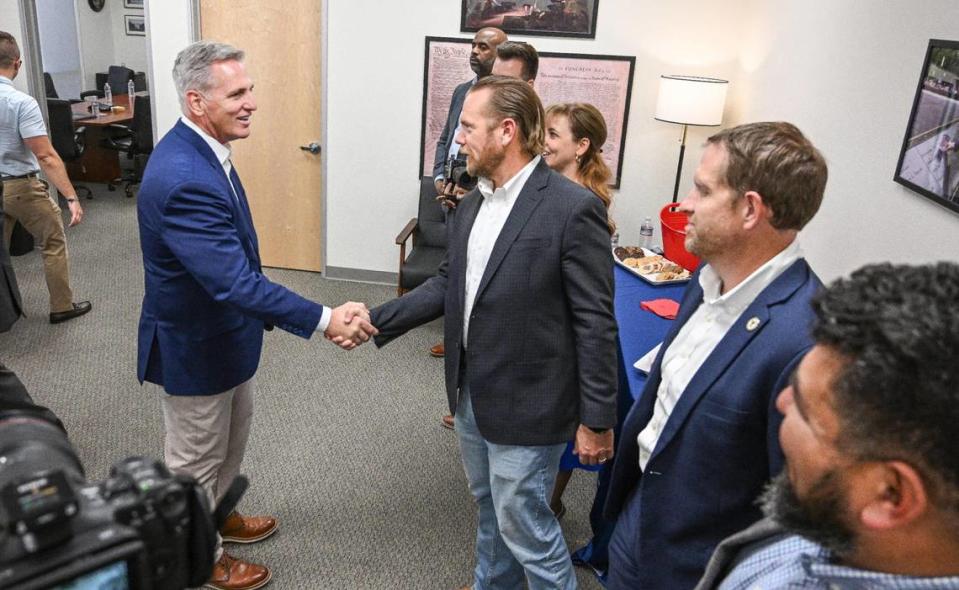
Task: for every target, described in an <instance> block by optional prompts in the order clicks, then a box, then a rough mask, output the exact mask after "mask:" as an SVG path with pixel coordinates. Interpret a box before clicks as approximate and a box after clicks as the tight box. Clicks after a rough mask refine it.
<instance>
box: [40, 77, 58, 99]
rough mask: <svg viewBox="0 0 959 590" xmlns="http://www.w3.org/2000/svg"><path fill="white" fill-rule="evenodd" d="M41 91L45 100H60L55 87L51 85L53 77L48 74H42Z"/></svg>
mask: <svg viewBox="0 0 959 590" xmlns="http://www.w3.org/2000/svg"><path fill="white" fill-rule="evenodd" d="M43 89H44V91H45V92H46V95H47V98H60V96H59V95H58V94H57V87H56V86H54V85H53V76H51V75H50V73H49V72H43Z"/></svg>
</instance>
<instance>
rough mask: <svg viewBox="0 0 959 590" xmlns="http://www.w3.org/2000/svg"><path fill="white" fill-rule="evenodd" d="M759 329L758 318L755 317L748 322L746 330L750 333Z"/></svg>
mask: <svg viewBox="0 0 959 590" xmlns="http://www.w3.org/2000/svg"><path fill="white" fill-rule="evenodd" d="M758 327H759V318H757V317H755V316H754V317H751V318H749V321H747V322H746V330H748V331H750V332H752V331H753V330H755V329H756V328H758Z"/></svg>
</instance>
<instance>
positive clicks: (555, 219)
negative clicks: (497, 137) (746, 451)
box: [370, 160, 616, 445]
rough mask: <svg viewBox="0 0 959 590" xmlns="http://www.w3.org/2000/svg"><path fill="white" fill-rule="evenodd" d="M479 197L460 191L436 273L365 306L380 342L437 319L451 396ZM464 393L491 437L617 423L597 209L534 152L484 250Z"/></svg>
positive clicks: (605, 236) (602, 229)
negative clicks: (526, 176) (487, 254)
mask: <svg viewBox="0 0 959 590" xmlns="http://www.w3.org/2000/svg"><path fill="white" fill-rule="evenodd" d="M482 200H483V197H482V195H481V194H480V192H479V190H478V189H474V190H473V191H471V192H469V193H467V194H466V196H465V197H463V200H462V201H461V202H460V205H459V206H458V207H457V208H456V210H457V213H456V216H455V217H454V218H453V219H454V222H453V226H452V233H451V234H450V245H449V249H448V250H447V253H446V259H445V260H444V261H443V264H442V265H441V266H440V269H439V271H438V273H437V274H436V276H434V277H431V278H430V279H428V280H427V281H425V282H424V283H423V284H422V285H420V286H419V287H417V288H415V289H413V290H412V291H410V292H409V293H407V294H405V295H403V296H402V297H399V298H397V299H394V300H392V301H389V302H387V303H385V304H383V305H381V306H379V307H377V308H375V309H373V310H371V312H370V313H371V315H372V319H373V325H374V326H376V327H377V328H379V331H380V333H379V335H377V336H376V337H375V338H374V340H375V342H376V344H377V346H383V345H385V344H386V343H388V342H390V341H391V340H393V339H394V338H397V337H399V336H401V335H402V334H404V333H406V332H407V331H408V330H411V329H413V328H415V327H416V326H419V325H421V324H424V323H426V322H429V321H432V320H434V319H436V318H438V317H440V316H443V315H445V318H446V321H445V322H444V328H443V329H444V342H445V343H446V357H445V359H444V361H445V365H446V367H445V368H446V395H447V401H448V402H449V408H450V412H451V413H453V412H455V410H456V403H457V400H458V395H459V386H460V369H461V367H462V365H461V363H460V361H461V358H460V357H461V353H462V351H463V346H462V345H463V314H464V311H465V301H464V300H465V289H466V258H467V246H468V244H469V238H470V233H471V232H472V229H473V222H474V221H475V220H476V216H477V214H478V213H479V208H480V204H481V203H482ZM467 338H468V350H467V351H466V357H467V371H466V374H467V375H466V376H467V379H468V380H469V387H470V400H471V401H472V404H473V412H474V414H475V416H476V425H477V427H478V428H479V430H480V433H482V435H483V438H485V439H486V440H487V441H489V442H492V443H496V444H506V445H548V444H557V443H563V442H567V441H569V440H571V439H572V438H573V435H574V434H575V433H576V428H577V426H578V425H579V424H584V425H586V426H591V427H593V428H612V427H613V426H615V424H616V318H615V317H614V315H613V260H612V256H610V253H609V231H608V229H607V226H606V209H605V208H604V207H603V203H602V201H600V200H599V199H598V198H596V195H594V194H593V193H592V192H590V191H589V190H588V189H585V188H583V187H582V186H580V185H578V184H576V183H574V182H572V181H570V180H569V179H567V178H565V177H564V176H563V175H562V174H559V173H557V172H555V171H553V170H550V168H549V166H547V165H546V162H543V161H542V160H540V162H539V164H538V165H537V166H536V167H535V168H534V169H533V171H532V173H531V174H530V176H529V179H527V181H526V184H525V185H524V186H523V189H522V190H521V191H520V194H519V196H518V197H517V199H516V203H515V204H514V205H513V209H512V210H511V211H510V214H509V216H508V217H507V219H506V223H505V224H504V225H503V229H502V230H501V231H500V233H499V236H498V237H497V238H496V242H495V244H494V246H493V250H492V252H491V253H490V257H489V261H488V262H487V263H486V268H485V271H484V273H483V277H482V279H481V280H480V284H479V287H478V288H477V291H476V298H475V300H474V303H473V308H472V311H471V315H470V322H469V333H468V334H467Z"/></svg>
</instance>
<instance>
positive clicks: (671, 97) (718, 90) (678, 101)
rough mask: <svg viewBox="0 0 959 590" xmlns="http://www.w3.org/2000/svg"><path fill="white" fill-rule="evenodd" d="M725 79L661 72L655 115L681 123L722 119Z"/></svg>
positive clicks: (698, 123)
mask: <svg viewBox="0 0 959 590" xmlns="http://www.w3.org/2000/svg"><path fill="white" fill-rule="evenodd" d="M728 87H729V81H727V80H720V79H718V78H701V77H699V76H661V77H660V80H659V99H658V100H657V101H656V115H655V118H656V119H657V120H659V121H665V122H667V123H681V124H684V125H719V124H720V123H722V122H723V108H724V107H725V106H726V89H727V88H728Z"/></svg>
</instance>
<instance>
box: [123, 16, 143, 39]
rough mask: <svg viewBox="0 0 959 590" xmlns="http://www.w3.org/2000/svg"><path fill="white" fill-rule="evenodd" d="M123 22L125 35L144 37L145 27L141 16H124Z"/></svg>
mask: <svg viewBox="0 0 959 590" xmlns="http://www.w3.org/2000/svg"><path fill="white" fill-rule="evenodd" d="M123 22H124V23H125V24H126V31H127V35H136V36H140V37H144V36H146V34H147V26H146V22H145V21H144V20H143V16H142V15H132V14H124V15H123Z"/></svg>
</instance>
